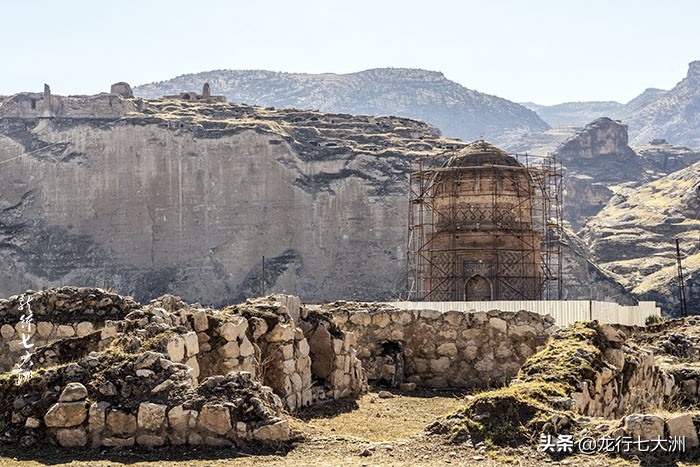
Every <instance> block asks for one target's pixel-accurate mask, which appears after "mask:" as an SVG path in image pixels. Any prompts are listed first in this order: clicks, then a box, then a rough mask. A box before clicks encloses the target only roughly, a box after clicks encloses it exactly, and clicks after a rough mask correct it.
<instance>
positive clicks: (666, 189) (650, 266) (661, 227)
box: [583, 162, 700, 313]
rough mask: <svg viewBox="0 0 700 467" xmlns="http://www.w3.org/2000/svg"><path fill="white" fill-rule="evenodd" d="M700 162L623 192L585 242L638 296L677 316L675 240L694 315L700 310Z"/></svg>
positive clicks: (591, 223) (589, 230)
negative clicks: (654, 302)
mask: <svg viewBox="0 0 700 467" xmlns="http://www.w3.org/2000/svg"><path fill="white" fill-rule="evenodd" d="M699 180H700V162H697V163H695V164H693V165H691V166H690V167H687V168H685V169H683V170H680V171H677V172H674V173H672V174H670V175H668V176H666V177H663V178H661V179H659V180H655V181H653V182H650V183H647V184H644V185H642V186H640V187H638V188H626V189H621V190H620V191H619V192H618V193H617V194H616V195H615V197H614V198H613V199H612V200H611V201H610V203H608V205H607V206H606V207H605V209H603V210H602V211H600V212H599V213H598V214H597V215H596V216H595V217H594V218H593V219H591V220H590V221H589V223H588V224H587V225H586V227H585V228H584V229H583V234H584V235H583V237H584V239H585V241H586V243H587V244H588V246H589V247H590V249H591V250H592V251H593V253H594V254H595V257H596V258H597V259H598V260H599V264H601V266H602V268H603V269H605V270H606V271H608V272H609V273H611V274H612V275H613V276H614V277H615V278H616V279H617V280H618V281H620V282H621V283H622V284H623V285H624V286H625V287H626V288H627V289H628V290H629V291H631V292H633V293H635V294H636V295H637V296H639V297H641V298H643V299H648V300H655V301H657V302H659V303H660V304H661V305H662V307H663V308H664V310H665V311H667V312H671V313H673V312H677V311H678V292H677V289H676V287H677V283H676V261H675V239H676V238H679V239H680V240H681V246H682V248H683V257H684V260H683V261H684V267H685V272H686V274H687V277H686V280H687V295H688V300H689V302H688V303H689V311H694V312H697V311H698V307H700V283H698V271H699V270H700V237H698V235H699V234H700V220H698V213H700V183H699Z"/></svg>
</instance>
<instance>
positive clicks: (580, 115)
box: [522, 101, 625, 127]
mask: <svg viewBox="0 0 700 467" xmlns="http://www.w3.org/2000/svg"><path fill="white" fill-rule="evenodd" d="M522 105H524V106H525V107H527V108H528V109H531V110H534V111H535V112H537V115H539V116H540V117H541V118H542V120H544V121H545V122H547V123H548V124H549V125H551V126H552V127H559V126H581V127H582V126H584V125H587V124H588V123H590V122H592V121H593V120H595V119H597V118H601V117H610V118H616V117H617V116H618V115H619V114H620V113H621V112H622V111H623V109H624V107H625V105H624V104H621V103H619V102H615V101H586V102H564V103H562V104H556V105H539V104H535V103H534V102H523V103H522Z"/></svg>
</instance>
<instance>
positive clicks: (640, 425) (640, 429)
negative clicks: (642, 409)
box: [623, 414, 664, 439]
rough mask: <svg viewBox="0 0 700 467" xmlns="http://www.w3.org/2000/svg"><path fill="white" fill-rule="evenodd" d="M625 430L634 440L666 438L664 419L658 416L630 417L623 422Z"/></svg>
mask: <svg viewBox="0 0 700 467" xmlns="http://www.w3.org/2000/svg"><path fill="white" fill-rule="evenodd" d="M623 428H624V430H625V433H626V434H627V435H629V436H631V437H632V438H633V439H637V437H639V439H657V438H658V439H661V438H663V436H664V419H663V418H661V417H660V416H658V415H649V414H633V415H628V416H626V417H625V418H624V420H623Z"/></svg>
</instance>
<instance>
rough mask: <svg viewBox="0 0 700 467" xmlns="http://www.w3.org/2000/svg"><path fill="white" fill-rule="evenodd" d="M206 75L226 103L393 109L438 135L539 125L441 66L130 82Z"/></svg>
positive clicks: (493, 137)
mask: <svg viewBox="0 0 700 467" xmlns="http://www.w3.org/2000/svg"><path fill="white" fill-rule="evenodd" d="M204 82H208V83H210V84H211V86H212V87H213V88H215V89H217V91H218V92H220V93H221V94H224V95H226V96H227V97H228V99H229V101H230V102H239V103H240V102H245V103H248V104H254V105H260V106H266V107H267V106H272V107H295V108H300V109H318V110H321V111H323V112H342V113H351V114H360V115H399V116H404V117H411V118H417V119H420V120H424V121H427V122H429V123H432V124H433V125H435V126H437V127H438V128H440V130H441V131H442V132H443V134H444V135H445V136H448V137H457V138H461V139H462V140H464V141H473V140H476V139H478V138H480V137H482V136H483V137H484V138H486V139H488V140H489V141H493V142H496V143H499V142H500V141H501V140H500V139H499V138H500V137H501V135H502V134H503V133H505V132H513V131H514V132H532V131H540V130H546V129H547V128H548V125H547V124H546V123H545V122H544V121H542V120H541V119H540V118H539V117H538V116H537V114H535V113H534V112H532V111H531V110H528V109H526V108H525V107H523V106H521V105H519V104H516V103H514V102H511V101H508V100H506V99H502V98H500V97H496V96H491V95H488V94H483V93H480V92H478V91H474V90H471V89H467V88H465V87H464V86H462V85H460V84H458V83H456V82H454V81H450V80H449V79H447V78H445V76H444V75H443V74H442V73H439V72H435V71H426V70H419V69H405V68H378V69H372V70H366V71H361V72H358V73H349V74H331V73H328V74H303V73H278V72H272V71H263V70H216V71H208V72H202V73H196V74H188V75H183V76H179V77H177V78H173V79H170V80H167V81H161V82H158V83H149V84H144V85H141V86H137V87H135V88H134V93H135V94H136V95H137V96H141V97H145V98H160V97H162V96H164V95H170V94H178V93H180V92H183V91H189V90H199V89H201V86H202V83H204Z"/></svg>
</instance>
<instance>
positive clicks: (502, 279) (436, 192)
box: [409, 140, 561, 301]
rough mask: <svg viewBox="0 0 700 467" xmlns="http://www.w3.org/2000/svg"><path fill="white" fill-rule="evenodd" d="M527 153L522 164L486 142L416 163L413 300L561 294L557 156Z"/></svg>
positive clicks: (411, 258)
mask: <svg viewBox="0 0 700 467" xmlns="http://www.w3.org/2000/svg"><path fill="white" fill-rule="evenodd" d="M524 157H525V159H526V160H523V161H522V162H521V161H519V160H518V158H516V157H514V156H511V155H510V154H508V153H507V152H505V151H503V150H501V149H499V148H497V147H495V146H493V145H492V144H489V143H487V142H485V141H483V140H479V141H475V142H473V143H470V144H468V145H466V146H465V147H463V148H460V149H456V150H453V151H448V152H447V153H444V154H442V155H441V156H440V157H437V158H436V157H426V158H422V159H420V160H419V161H418V162H417V163H416V165H417V166H416V168H415V169H414V170H413V173H412V174H411V200H410V202H411V206H410V219H409V238H410V243H411V244H410V245H409V267H410V268H411V274H410V275H409V286H410V287H411V292H412V296H413V297H415V298H417V299H419V300H420V299H422V300H427V301H462V300H465V301H483V300H541V299H543V298H545V296H546V295H549V294H550V293H551V292H552V291H554V293H555V294H556V287H554V288H552V287H548V286H549V285H551V284H548V281H549V280H554V281H556V279H557V277H560V275H558V274H557V272H556V270H557V265H559V264H560V263H561V261H560V260H559V257H560V251H559V252H557V251H556V249H557V248H558V247H556V246H553V247H552V248H550V247H549V244H550V243H551V244H552V245H554V244H555V243H556V242H550V241H549V240H551V238H549V237H548V229H547V227H548V225H549V226H554V225H556V226H560V225H561V223H560V222H557V220H556V218H557V217H558V216H559V215H560V213H559V209H558V208H556V204H555V206H554V209H553V208H552V203H550V201H551V198H552V197H554V198H556V197H557V193H556V192H557V191H558V183H557V181H556V180H555V179H557V175H558V172H557V170H556V168H555V166H554V165H553V163H552V161H551V160H545V161H544V162H542V161H540V160H539V159H538V162H537V163H533V162H532V161H531V160H530V157H531V156H524ZM553 192H554V193H553ZM550 236H551V232H550ZM552 238H553V237H552ZM552 289H554V290H552ZM552 298H556V297H552Z"/></svg>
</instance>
